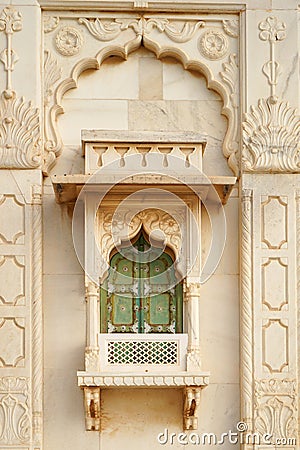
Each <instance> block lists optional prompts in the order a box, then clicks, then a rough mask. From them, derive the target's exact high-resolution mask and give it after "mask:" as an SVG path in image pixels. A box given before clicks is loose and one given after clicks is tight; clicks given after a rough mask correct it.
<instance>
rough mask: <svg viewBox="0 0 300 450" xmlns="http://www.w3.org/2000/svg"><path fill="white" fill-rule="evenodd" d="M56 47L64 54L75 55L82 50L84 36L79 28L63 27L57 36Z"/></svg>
mask: <svg viewBox="0 0 300 450" xmlns="http://www.w3.org/2000/svg"><path fill="white" fill-rule="evenodd" d="M55 44H56V48H57V50H58V52H59V53H61V54H62V55H63V56H74V55H77V53H78V52H79V51H80V49H81V47H82V44H83V37H82V35H81V33H80V31H79V30H77V28H74V27H63V28H61V29H60V30H59V31H58V33H57V35H56V37H55Z"/></svg>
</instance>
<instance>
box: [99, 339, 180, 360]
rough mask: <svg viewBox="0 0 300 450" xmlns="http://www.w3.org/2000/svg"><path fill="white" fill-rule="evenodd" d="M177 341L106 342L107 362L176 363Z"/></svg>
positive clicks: (177, 355)
mask: <svg viewBox="0 0 300 450" xmlns="http://www.w3.org/2000/svg"><path fill="white" fill-rule="evenodd" d="M178 357H179V348H178V341H165V342H164V341H158V342H155V341H126V340H125V341H113V342H108V354H107V358H108V361H107V362H108V364H168V365H169V364H176V365H177V364H178Z"/></svg>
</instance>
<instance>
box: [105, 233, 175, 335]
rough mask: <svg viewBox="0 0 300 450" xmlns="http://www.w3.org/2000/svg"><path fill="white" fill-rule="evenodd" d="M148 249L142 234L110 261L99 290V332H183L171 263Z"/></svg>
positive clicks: (169, 258) (165, 256)
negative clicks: (105, 276) (107, 271)
mask: <svg viewBox="0 0 300 450" xmlns="http://www.w3.org/2000/svg"><path fill="white" fill-rule="evenodd" d="M149 248H150V246H149V244H148V242H147V240H146V239H145V238H144V236H143V234H142V233H141V234H140V236H139V238H138V240H137V241H136V242H135V244H134V245H133V248H132V247H128V248H124V249H122V251H121V252H120V253H117V254H115V255H114V256H113V257H112V258H111V261H110V269H109V273H108V277H107V279H106V280H105V282H104V283H103V285H102V286H101V289H100V302H101V306H100V314H101V332H104V333H106V332H115V333H120V332H125V333H126V332H127V333H128V332H131V333H132V332H135V333H161V332H162V333H175V332H177V333H180V332H182V284H181V283H179V284H177V285H175V284H176V277H175V270H174V266H173V260H172V258H171V257H170V256H169V255H168V254H167V253H162V254H160V253H161V250H160V249H155V248H154V249H153V248H152V249H151V253H147V250H148V249H149ZM155 253H157V258H155ZM170 286H171V287H170Z"/></svg>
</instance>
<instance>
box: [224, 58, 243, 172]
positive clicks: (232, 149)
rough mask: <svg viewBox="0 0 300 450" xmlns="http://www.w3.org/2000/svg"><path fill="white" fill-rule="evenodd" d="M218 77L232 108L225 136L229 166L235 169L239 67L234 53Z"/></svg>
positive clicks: (237, 140)
mask: <svg viewBox="0 0 300 450" xmlns="http://www.w3.org/2000/svg"><path fill="white" fill-rule="evenodd" d="M220 77H221V78H222V80H224V81H225V83H226V84H227V85H228V87H229V98H230V102H231V104H232V108H233V114H234V120H233V121H232V124H230V126H229V128H228V132H227V136H228V137H227V136H226V143H227V154H226V156H227V157H228V156H229V162H228V163H229V166H230V167H231V168H233V169H235V168H236V167H237V166H238V162H237V159H238V152H239V117H238V105H239V93H238V86H239V67H238V59H237V55H236V54H235V53H232V54H230V55H229V58H228V62H225V63H223V71H222V72H220Z"/></svg>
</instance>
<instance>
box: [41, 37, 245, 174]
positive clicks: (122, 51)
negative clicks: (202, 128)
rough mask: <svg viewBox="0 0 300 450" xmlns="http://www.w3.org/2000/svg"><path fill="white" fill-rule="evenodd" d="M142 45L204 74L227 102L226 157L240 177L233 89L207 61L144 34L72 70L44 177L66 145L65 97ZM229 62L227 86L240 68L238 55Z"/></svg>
mask: <svg viewBox="0 0 300 450" xmlns="http://www.w3.org/2000/svg"><path fill="white" fill-rule="evenodd" d="M142 43H143V46H144V47H145V48H146V49H147V50H149V51H151V52H152V53H154V54H155V56H156V58H157V59H159V60H161V59H163V58H165V57H172V58H174V59H175V60H177V61H178V62H180V63H181V65H182V67H183V68H184V69H185V70H194V71H196V72H199V73H201V74H202V75H203V76H204V77H205V79H206V84H207V88H208V89H210V90H213V91H215V92H216V93H217V94H218V95H219V96H220V97H221V99H222V101H223V106H222V112H221V113H222V114H223V115H224V116H225V117H226V118H227V120H228V126H227V130H226V134H225V138H224V141H223V154H224V156H225V157H226V159H227V160H228V166H229V167H230V169H231V170H232V172H233V173H234V174H235V175H236V176H238V175H239V162H238V157H237V153H238V149H239V148H238V147H239V146H238V143H237V141H236V139H234V138H235V137H236V135H237V129H238V123H237V114H236V113H235V112H234V106H232V101H231V96H232V93H230V90H228V88H226V87H225V85H224V84H223V83H221V82H220V81H218V80H216V79H215V77H214V74H213V72H212V70H211V69H210V68H209V67H208V65H207V64H205V63H204V62H203V61H200V60H195V59H192V58H189V56H188V55H187V54H186V53H185V52H184V51H183V50H181V49H180V48H179V47H175V48H172V47H169V46H161V45H160V44H159V43H158V42H155V41H154V40H153V39H149V38H147V37H145V36H144V37H142V36H140V35H138V36H137V37H136V38H135V39H133V40H132V41H130V42H127V43H126V44H124V45H116V44H111V43H110V44H108V45H107V46H106V47H104V48H102V49H101V50H100V51H99V52H98V53H97V55H96V56H95V57H87V58H84V59H82V60H80V61H78V62H77V63H76V64H75V66H74V67H73V69H72V70H71V75H70V77H67V78H65V79H64V80H63V81H61V82H60V83H59V85H58V86H57V88H56V90H55V93H54V104H53V106H52V107H51V109H50V118H49V121H50V123H49V129H50V130H51V133H52V136H53V137H54V139H49V140H46V143H45V155H44V166H43V172H44V174H45V175H48V174H49V171H50V170H51V168H52V167H53V166H54V165H55V161H56V158H57V157H58V156H59V155H60V154H61V152H62V148H63V142H62V138H61V136H60V133H59V131H58V128H57V118H58V116H59V115H60V114H63V113H64V108H63V106H62V99H63V96H64V94H65V93H66V92H67V91H69V90H70V89H75V88H77V87H78V79H79V77H80V75H81V74H82V73H83V72H84V71H86V70H89V69H94V70H99V69H100V67H101V65H102V63H103V62H104V61H105V60H106V59H107V58H109V57H110V56H118V57H120V58H122V59H124V61H126V60H127V59H128V56H129V55H130V54H131V53H133V52H134V51H135V50H137V49H139V48H141V47H142ZM229 60H230V62H229V63H224V64H223V67H224V72H220V75H221V77H222V78H223V79H224V83H225V84H226V83H227V84H230V83H229V82H228V80H226V71H227V70H228V67H229V70H231V69H232V68H233V70H235V69H237V68H238V67H237V63H236V55H235V54H231V55H230V56H229ZM230 66H231V67H230ZM45 120H48V118H47V117H45Z"/></svg>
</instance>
